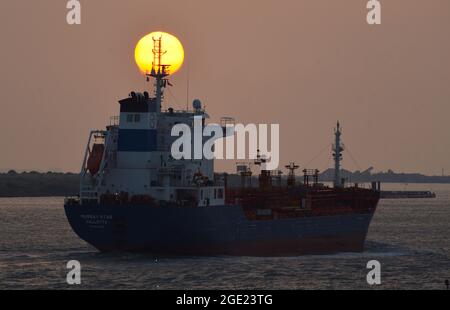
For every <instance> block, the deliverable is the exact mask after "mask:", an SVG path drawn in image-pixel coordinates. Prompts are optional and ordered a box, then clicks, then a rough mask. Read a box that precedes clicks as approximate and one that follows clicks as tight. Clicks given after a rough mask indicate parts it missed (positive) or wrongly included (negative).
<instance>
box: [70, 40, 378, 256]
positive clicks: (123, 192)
mask: <svg viewBox="0 0 450 310" xmlns="http://www.w3.org/2000/svg"><path fill="white" fill-rule="evenodd" d="M161 40H162V39H161V38H159V39H158V38H157V39H154V41H155V42H154V44H155V48H154V49H153V52H154V54H155V55H154V62H153V68H152V70H151V72H149V73H148V74H147V80H149V81H150V80H151V81H154V89H155V90H154V94H152V95H150V94H149V93H148V92H144V93H138V92H131V93H130V94H129V96H128V97H127V98H125V99H123V100H120V101H119V105H120V116H119V117H115V118H113V119H112V121H111V123H110V124H109V125H108V126H106V129H105V130H94V131H91V132H90V135H89V139H88V142H87V145H86V149H85V155H84V160H83V164H82V168H81V181H80V193H79V196H78V197H75V198H66V200H65V205H64V208H65V213H66V215H67V218H68V221H69V223H70V225H71V227H72V229H73V231H74V232H75V233H76V234H77V235H78V236H79V237H80V238H81V239H83V240H85V241H86V242H87V243H89V244H91V245H92V246H94V247H95V248H96V249H98V250H99V251H102V252H110V251H126V252H139V253H148V254H151V255H154V256H158V257H161V256H211V255H232V256H297V255H303V254H329V253H336V252H361V251H363V250H364V243H365V239H366V235H367V232H368V228H369V224H370V222H371V220H372V217H373V215H374V213H375V210H376V207H377V203H378V201H379V198H380V192H379V190H378V189H377V188H372V189H364V188H360V187H358V186H356V185H355V186H346V185H345V184H344V180H343V179H342V178H341V174H340V172H341V161H342V158H343V154H342V153H343V145H342V143H341V135H342V130H341V127H340V124H339V123H338V124H337V127H336V128H335V132H334V135H335V138H334V139H335V143H334V145H333V148H332V156H333V158H334V168H335V178H334V184H333V186H325V185H323V184H321V183H319V182H318V174H319V171H318V170H309V169H304V170H303V180H302V181H301V182H300V181H299V178H298V177H296V174H295V173H296V170H298V169H299V168H300V167H299V166H298V165H296V164H295V163H290V164H289V165H286V166H285V168H286V170H287V172H288V175H287V177H285V178H282V176H281V172H280V171H269V170H266V169H265V168H264V167H265V165H264V161H265V160H266V159H265V156H264V154H260V153H259V152H258V156H257V158H256V159H254V160H253V162H248V163H244V164H239V165H237V172H238V174H239V175H240V178H241V184H240V185H239V186H233V187H232V186H229V185H228V182H227V180H228V175H227V174H226V173H215V172H214V160H210V159H195V160H175V159H174V158H173V157H172V155H171V144H172V143H173V141H174V139H176V137H173V136H171V128H172V126H174V124H186V125H187V126H189V127H191V128H192V126H193V121H192V119H193V117H201V118H202V121H203V123H204V124H205V123H206V122H207V120H208V118H209V116H208V114H207V113H206V111H205V109H204V108H203V106H202V103H201V102H200V101H199V100H195V101H194V102H193V106H192V109H185V110H175V109H173V108H168V109H166V110H163V109H162V102H163V100H164V91H165V88H166V87H168V85H169V84H170V83H169V81H168V76H169V74H168V70H167V69H168V67H169V66H168V65H164V64H163V62H162V60H161V56H162V55H163V54H164V52H163V51H162V46H163V42H162V41H161ZM229 121H230V118H224V119H223V122H221V125H223V129H224V132H226V130H227V126H226V123H227V122H229ZM252 165H254V166H258V167H259V176H258V184H250V183H251V182H250V180H251V179H252V175H253V171H252V169H251V167H252ZM254 166H253V167H254Z"/></svg>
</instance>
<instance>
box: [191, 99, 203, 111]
mask: <svg viewBox="0 0 450 310" xmlns="http://www.w3.org/2000/svg"><path fill="white" fill-rule="evenodd" d="M192 107H193V108H194V110H196V111H198V110H201V109H202V102H201V101H200V100H199V99H195V100H194V102H192Z"/></svg>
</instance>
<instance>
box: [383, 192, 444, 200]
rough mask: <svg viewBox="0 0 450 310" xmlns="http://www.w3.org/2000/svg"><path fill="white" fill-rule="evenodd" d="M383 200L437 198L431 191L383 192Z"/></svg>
mask: <svg viewBox="0 0 450 310" xmlns="http://www.w3.org/2000/svg"><path fill="white" fill-rule="evenodd" d="M380 198H381V199H429V198H436V193H433V192H431V191H381V193H380Z"/></svg>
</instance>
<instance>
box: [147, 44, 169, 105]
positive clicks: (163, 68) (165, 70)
mask: <svg viewBox="0 0 450 310" xmlns="http://www.w3.org/2000/svg"><path fill="white" fill-rule="evenodd" d="M152 52H153V63H152V70H151V72H150V73H147V74H146V75H147V81H149V80H150V77H153V78H155V96H156V106H157V111H158V112H161V105H162V98H163V95H164V88H165V87H166V86H167V84H169V85H170V83H169V82H168V79H167V78H166V77H167V76H168V75H169V67H170V65H164V64H163V63H162V61H161V60H162V56H163V55H165V54H166V53H167V51H165V50H163V48H162V36H160V37H159V38H156V39H155V38H153V49H152Z"/></svg>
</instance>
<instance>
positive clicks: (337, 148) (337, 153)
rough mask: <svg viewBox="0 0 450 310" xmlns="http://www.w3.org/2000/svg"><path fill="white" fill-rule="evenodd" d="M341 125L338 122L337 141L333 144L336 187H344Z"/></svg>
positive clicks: (335, 134)
mask: <svg viewBox="0 0 450 310" xmlns="http://www.w3.org/2000/svg"><path fill="white" fill-rule="evenodd" d="M341 135H342V132H341V125H340V124H339V122H337V127H336V129H335V131H334V136H335V142H334V146H333V159H334V182H333V183H334V187H335V188H339V187H342V185H343V184H342V179H341V161H342V151H343V150H344V147H343V146H342V144H341Z"/></svg>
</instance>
